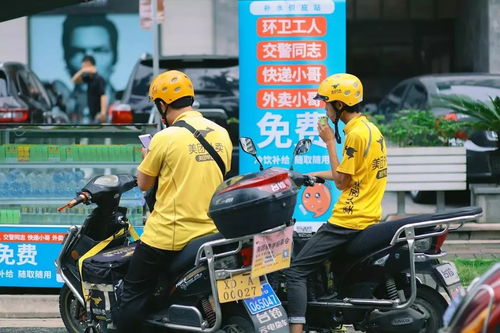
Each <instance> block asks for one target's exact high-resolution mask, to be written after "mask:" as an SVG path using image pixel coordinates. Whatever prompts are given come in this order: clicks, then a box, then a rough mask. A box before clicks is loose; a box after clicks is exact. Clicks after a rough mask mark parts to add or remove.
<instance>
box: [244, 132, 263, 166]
mask: <svg viewBox="0 0 500 333" xmlns="http://www.w3.org/2000/svg"><path fill="white" fill-rule="evenodd" d="M240 146H241V149H243V151H244V152H245V153H247V154H250V155H252V156H253V157H255V159H256V160H257V162H258V163H259V169H260V170H261V171H262V170H264V166H263V165H262V163H261V162H260V160H259V158H258V157H257V148H255V144H254V143H253V140H252V139H251V138H247V137H244V136H243V137H241V138H240Z"/></svg>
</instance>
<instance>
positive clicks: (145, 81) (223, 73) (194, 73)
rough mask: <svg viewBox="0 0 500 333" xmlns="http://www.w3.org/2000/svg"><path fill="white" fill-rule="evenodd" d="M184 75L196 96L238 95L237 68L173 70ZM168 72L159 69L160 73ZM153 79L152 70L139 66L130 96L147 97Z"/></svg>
mask: <svg viewBox="0 0 500 333" xmlns="http://www.w3.org/2000/svg"><path fill="white" fill-rule="evenodd" d="M175 69H176V70H179V71H181V72H184V73H186V75H187V76H189V78H190V79H191V81H192V82H193V86H194V92H195V94H196V95H207V97H215V96H234V95H236V96H237V94H238V85H239V80H238V77H239V76H238V67H237V66H233V67H220V68H203V67H200V68H175ZM165 70H168V68H161V69H160V72H162V71H165ZM152 79H153V69H152V68H151V67H149V66H145V65H143V64H140V65H139V68H137V71H136V73H135V77H134V81H133V83H132V95H134V96H144V97H146V96H147V95H148V89H149V83H150V82H151V80H152Z"/></svg>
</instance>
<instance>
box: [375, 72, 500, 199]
mask: <svg viewBox="0 0 500 333" xmlns="http://www.w3.org/2000/svg"><path fill="white" fill-rule="evenodd" d="M443 95H465V96H468V97H470V98H472V99H475V100H480V101H489V100H490V97H492V98H494V97H496V96H500V75H495V74H478V73H463V74H434V75H423V76H417V77H412V78H409V79H407V80H404V81H402V82H401V83H399V84H398V85H396V87H395V88H394V89H392V90H391V91H390V92H389V93H388V94H387V95H386V96H385V97H384V98H383V99H382V100H381V101H380V103H379V104H378V106H377V107H376V108H375V110H372V113H375V114H381V115H384V116H385V119H386V121H390V120H391V118H392V117H393V116H394V115H395V114H396V113H397V112H399V111H401V110H408V109H412V110H431V111H432V112H433V113H434V114H435V115H437V116H445V115H447V114H450V113H451V110H447V109H444V108H441V107H436V106H435V103H434V101H435V98H436V97H439V96H443ZM369 108H370V107H369ZM457 117H458V119H460V117H461V116H460V115H457ZM497 141H498V136H497V134H496V133H495V132H493V131H476V132H474V133H471V135H470V136H469V137H468V138H467V140H466V141H465V144H464V145H465V147H466V149H467V150H466V151H467V181H468V182H469V183H484V182H496V181H498V180H499V179H500V151H499V150H498V148H497V147H498V146H497ZM411 195H412V198H413V199H414V201H416V202H424V201H428V200H429V198H430V197H431V196H432V193H428V192H421V191H420V192H419V191H414V192H412V193H411Z"/></svg>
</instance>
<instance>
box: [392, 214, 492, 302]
mask: <svg viewBox="0 0 500 333" xmlns="http://www.w3.org/2000/svg"><path fill="white" fill-rule="evenodd" d="M481 215H482V212H478V213H476V214H470V215H464V216H456V217H452V218H447V219H439V220H433V221H427V222H416V223H411V224H407V225H405V226H402V227H401V228H399V229H398V230H397V231H396V233H395V234H394V236H393V237H392V240H391V243H390V245H391V246H394V245H396V244H398V243H402V242H406V243H407V244H408V253H409V255H408V258H409V262H410V290H411V295H410V297H409V298H408V299H407V300H406V302H403V303H401V304H398V305H396V306H395V307H394V308H395V309H398V310H402V309H406V308H407V307H409V306H410V305H411V304H413V302H414V301H415V299H416V298H417V277H416V275H417V274H416V269H415V261H416V255H415V241H416V240H419V239H423V238H429V237H435V236H441V235H443V234H444V233H446V232H448V231H452V230H456V229H458V228H460V227H461V226H462V225H463V224H464V223H465V222H468V221H473V220H475V219H477V218H478V217H480V216H481ZM456 222H458V226H457V227H454V228H452V229H450V224H451V223H456ZM433 226H442V227H443V228H442V229H441V230H439V231H435V232H428V233H423V234H419V235H417V234H416V232H415V231H416V230H418V229H424V228H428V227H433ZM403 234H404V235H403ZM418 255H420V254H418ZM417 257H418V256H417ZM422 258H423V257H422V256H420V257H419V259H422Z"/></svg>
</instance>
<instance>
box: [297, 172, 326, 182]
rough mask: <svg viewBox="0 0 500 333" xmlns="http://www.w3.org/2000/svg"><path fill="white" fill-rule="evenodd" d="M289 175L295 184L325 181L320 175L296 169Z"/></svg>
mask: <svg viewBox="0 0 500 333" xmlns="http://www.w3.org/2000/svg"><path fill="white" fill-rule="evenodd" d="M290 176H291V178H292V179H293V181H294V182H295V184H296V185H297V186H314V184H323V183H324V182H325V179H324V178H322V177H318V176H311V175H306V174H303V173H300V172H297V171H292V172H291V175H290Z"/></svg>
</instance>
